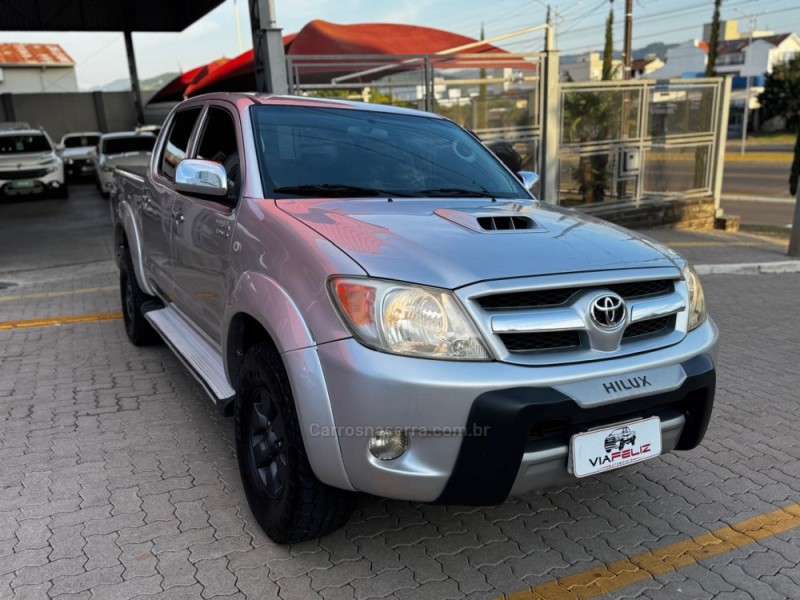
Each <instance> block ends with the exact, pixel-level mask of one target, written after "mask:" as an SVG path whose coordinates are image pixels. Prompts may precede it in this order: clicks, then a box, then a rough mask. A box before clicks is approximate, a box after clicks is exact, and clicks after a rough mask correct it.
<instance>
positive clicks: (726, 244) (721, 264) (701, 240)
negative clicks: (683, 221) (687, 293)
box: [639, 229, 800, 274]
mask: <svg viewBox="0 0 800 600" xmlns="http://www.w3.org/2000/svg"><path fill="white" fill-rule="evenodd" d="M639 233H642V234H644V235H646V236H648V237H650V238H652V239H654V240H656V241H658V242H660V243H662V244H666V245H667V246H669V247H670V248H672V249H674V250H675V251H676V252H678V253H679V254H680V255H681V256H683V257H685V258H686V259H687V260H689V261H691V262H692V263H693V264H694V265H697V267H698V272H700V273H701V274H704V273H728V274H736V273H741V274H750V273H760V272H764V273H797V272H800V260H795V259H791V258H789V257H788V256H787V255H786V250H787V246H788V244H787V242H784V241H781V240H779V239H777V238H775V239H773V238H769V237H765V236H759V235H753V234H749V233H729V232H726V231H679V230H675V229H644V230H640V232H639Z"/></svg>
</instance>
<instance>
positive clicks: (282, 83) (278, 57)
mask: <svg viewBox="0 0 800 600" xmlns="http://www.w3.org/2000/svg"><path fill="white" fill-rule="evenodd" d="M250 27H251V29H252V32H253V61H254V64H255V76H256V81H255V84H256V91H258V92H268V93H270V94H288V93H289V81H288V77H287V74H286V56H285V54H284V50H283V36H282V35H281V29H280V28H279V27H278V26H277V23H276V21H275V4H274V0H250Z"/></svg>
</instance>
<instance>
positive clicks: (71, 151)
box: [58, 131, 100, 180]
mask: <svg viewBox="0 0 800 600" xmlns="http://www.w3.org/2000/svg"><path fill="white" fill-rule="evenodd" d="M99 141H100V132H98V131H84V132H80V133H67V134H65V135H64V136H63V137H62V138H61V143H59V145H58V154H59V156H60V157H61V159H62V160H63V161H64V169H65V170H66V173H67V179H68V180H70V179H79V178H81V177H89V176H92V175H94V170H95V166H94V159H95V157H96V156H97V143H98V142H99Z"/></svg>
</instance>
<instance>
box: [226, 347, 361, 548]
mask: <svg viewBox="0 0 800 600" xmlns="http://www.w3.org/2000/svg"><path fill="white" fill-rule="evenodd" d="M234 427H235V435H236V457H237V459H238V462H239V472H240V474H241V477H242V485H243V487H244V491H245V495H246V496H247V503H248V504H249V505H250V510H251V511H252V513H253V516H254V517H255V518H256V521H258V523H259V525H261V527H262V529H263V530H264V532H265V533H266V534H267V535H268V536H269V538H270V539H271V540H272V541H274V542H276V543H279V544H289V543H295V542H302V541H305V540H310V539H315V538H318V537H320V536H322V535H325V534H326V533H330V532H331V531H334V530H336V529H338V528H339V527H341V526H342V525H344V524H345V523H346V522H347V520H348V519H349V518H350V515H351V514H352V511H353V507H354V502H355V494H353V493H352V492H346V491H344V490H339V489H337V488H333V487H331V486H329V485H326V484H324V483H322V482H321V481H320V480H319V479H317V477H316V476H315V475H314V472H313V471H312V470H311V465H310V464H309V461H308V455H307V454H306V449H305V446H304V444H303V438H302V435H301V433H300V423H299V420H298V418H297V411H296V410H295V406H294V399H293V397H292V391H291V386H290V385H289V380H288V377H287V375H286V370H285V368H284V366H283V362H282V361H281V357H280V355H279V354H278V352H277V350H276V349H275V347H274V346H273V345H272V344H270V343H262V344H258V345H256V346H254V347H253V348H251V349H250V350H249V351H248V352H247V354H246V356H245V359H244V364H243V365H242V371H241V375H240V377H239V382H238V385H237V388H236V405H235V410H234Z"/></svg>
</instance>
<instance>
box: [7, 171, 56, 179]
mask: <svg viewBox="0 0 800 600" xmlns="http://www.w3.org/2000/svg"><path fill="white" fill-rule="evenodd" d="M45 175H47V169H23V170H21V171H0V179H5V180H6V181H8V180H14V179H36V178H38V177H44V176H45Z"/></svg>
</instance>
